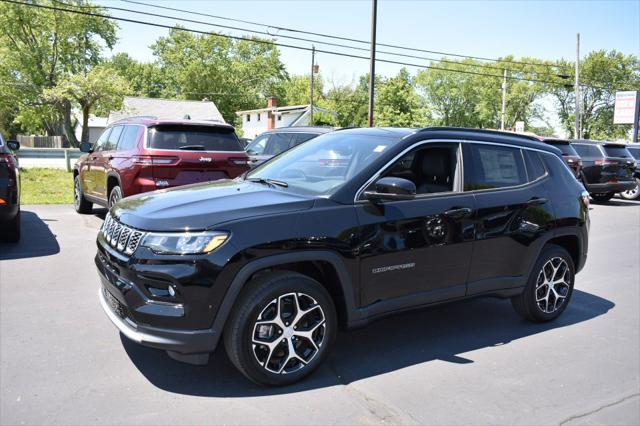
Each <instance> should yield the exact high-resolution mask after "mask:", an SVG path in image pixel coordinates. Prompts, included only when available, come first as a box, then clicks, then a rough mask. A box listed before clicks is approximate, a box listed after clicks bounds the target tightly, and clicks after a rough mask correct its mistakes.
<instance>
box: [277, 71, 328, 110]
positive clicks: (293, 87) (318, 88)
mask: <svg viewBox="0 0 640 426" xmlns="http://www.w3.org/2000/svg"><path fill="white" fill-rule="evenodd" d="M281 90H282V99H280V104H281V105H306V104H308V103H310V101H311V77H310V76H309V75H293V76H290V77H289V78H288V79H286V80H284V81H283V82H282V88H281ZM323 92H324V81H323V79H322V77H321V76H320V75H319V74H316V75H315V76H314V79H313V101H314V104H315V105H316V106H319V105H321V104H322V103H323V102H324V93H323Z"/></svg>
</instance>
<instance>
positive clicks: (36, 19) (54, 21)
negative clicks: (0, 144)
mask: <svg viewBox="0 0 640 426" xmlns="http://www.w3.org/2000/svg"><path fill="white" fill-rule="evenodd" d="M40 3H41V4H45V5H59V2H58V1H56V3H53V2H52V1H49V0H45V1H43V2H40ZM67 3H68V5H69V7H75V6H91V7H92V10H94V11H96V12H98V13H101V14H106V13H107V12H106V11H105V10H104V9H102V8H100V7H97V6H94V5H93V4H91V3H90V2H87V1H85V0H74V1H68V2H67ZM115 41H116V25H115V24H114V23H113V22H111V21H110V20H108V19H106V18H96V17H92V16H86V15H78V14H73V13H63V12H56V11H52V10H46V9H39V8H35V7H28V6H26V5H19V4H9V3H1V4H0V64H1V65H0V85H2V87H3V96H2V97H0V111H3V114H5V112H4V111H7V105H17V107H18V109H19V111H20V112H19V114H18V115H17V116H15V117H14V119H13V120H11V121H16V122H18V123H20V126H21V127H22V128H23V129H25V128H26V129H31V130H37V131H41V130H45V131H46V132H47V133H49V134H57V135H60V134H62V135H65V136H67V137H68V138H69V139H70V140H71V139H72V138H73V136H72V135H73V125H72V121H73V117H72V114H71V110H70V109H65V110H64V111H60V109H58V108H55V107H54V106H53V105H51V103H49V102H48V101H46V100H45V99H44V98H43V96H42V95H43V91H44V90H46V89H51V88H53V87H55V86H56V85H57V84H58V82H59V81H60V80H61V79H62V78H64V77H65V76H68V75H73V74H79V73H86V72H88V71H89V69H90V68H91V67H93V66H94V65H96V64H98V63H99V62H100V59H101V58H100V55H101V52H102V49H103V48H104V47H105V46H106V47H108V48H111V47H112V46H113V45H114V43H115ZM5 87H11V88H12V90H6V91H5V90H4V88H5ZM9 113H10V112H9ZM0 121H9V120H8V119H6V118H5V117H4V116H3V118H2V120H0Z"/></svg>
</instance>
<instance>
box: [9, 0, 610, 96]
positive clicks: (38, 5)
mask: <svg viewBox="0 0 640 426" xmlns="http://www.w3.org/2000/svg"><path fill="white" fill-rule="evenodd" d="M0 2H3V3H11V4H17V5H21V6H27V7H35V8H40V9H47V10H54V11H58V12H67V13H74V14H79V15H85V16H93V17H97V18H104V19H111V20H115V21H122V22H129V23H135V24H141V25H148V26H153V27H158V28H166V29H170V30H171V29H173V30H177V31H185V32H191V33H196V34H203V35H213V36H216V37H223V38H229V39H234V40H241V41H248V42H253V43H258V44H266V45H271V46H277V47H285V48H291V49H297V50H304V51H311V48H308V47H304V46H296V45H292V44H285V43H276V42H274V41H270V40H264V39H260V38H247V37H239V36H233V35H229V34H220V33H212V32H209V31H202V30H196V29H191V28H185V27H178V26H171V25H165V24H159V23H155V22H147V21H140V20H137V19H130V18H122V17H116V16H110V15H105V14H100V13H91V12H83V11H81V10H75V9H66V8H60V7H56V6H47V5H42V4H37V3H24V2H21V1H16V0H0ZM316 52H319V53H324V54H328V55H336V56H342V57H348V58H354V59H365V60H369V58H368V57H366V56H358V55H354V54H350V53H344V52H333V51H329V50H321V49H316ZM377 61H378V62H384V63H389V64H395V65H404V66H410V67H416V68H422V69H433V70H440V71H447V72H455V73H460V74H470V75H480V76H487V77H493V78H502V76H501V75H496V74H487V73H481V72H475V71H468V70H457V69H451V68H442V67H434V66H430V65H422V64H414V63H409V62H401V61H394V60H390V59H377ZM507 79H509V80H518V81H529V82H534V83H545V84H551V85H556V86H565V84H564V83H560V82H555V81H548V80H540V79H533V78H524V77H515V76H508V77H507ZM585 87H594V88H600V89H605V90H608V88H605V87H598V86H589V85H585Z"/></svg>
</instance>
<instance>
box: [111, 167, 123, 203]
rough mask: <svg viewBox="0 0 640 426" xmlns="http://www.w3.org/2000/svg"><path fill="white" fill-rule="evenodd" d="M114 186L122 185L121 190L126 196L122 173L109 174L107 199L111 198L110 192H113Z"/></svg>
mask: <svg viewBox="0 0 640 426" xmlns="http://www.w3.org/2000/svg"><path fill="white" fill-rule="evenodd" d="M114 186H119V187H120V191H122V196H123V197H124V196H125V195H124V188H123V187H122V181H121V179H120V175H119V174H117V173H115V172H109V174H108V175H107V199H109V194H111V190H112V189H113V187H114Z"/></svg>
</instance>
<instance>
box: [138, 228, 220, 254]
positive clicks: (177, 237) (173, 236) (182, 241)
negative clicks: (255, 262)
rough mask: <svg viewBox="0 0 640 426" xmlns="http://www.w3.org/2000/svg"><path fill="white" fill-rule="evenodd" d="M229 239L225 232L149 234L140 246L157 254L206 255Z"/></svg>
mask: <svg viewBox="0 0 640 426" xmlns="http://www.w3.org/2000/svg"><path fill="white" fill-rule="evenodd" d="M228 239H229V233H227V232H213V231H212V232H184V233H183V232H166V233H155V232H150V233H148V234H147V235H146V237H145V238H144V240H142V245H143V246H145V247H148V248H150V249H151V250H153V251H154V252H155V253H158V254H206V253H210V252H212V251H214V250H216V249H218V248H219V247H220V246H222V245H223V244H224V243H225V242H226V241H227V240H228Z"/></svg>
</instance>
